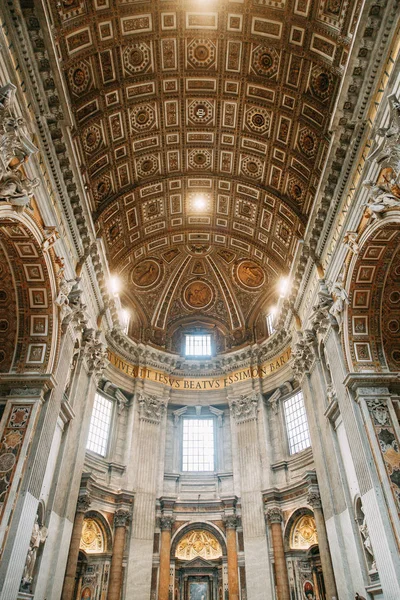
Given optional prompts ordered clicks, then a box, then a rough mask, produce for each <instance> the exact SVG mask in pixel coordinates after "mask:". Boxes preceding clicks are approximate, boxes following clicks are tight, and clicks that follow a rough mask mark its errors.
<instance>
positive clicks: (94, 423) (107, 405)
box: [86, 394, 113, 456]
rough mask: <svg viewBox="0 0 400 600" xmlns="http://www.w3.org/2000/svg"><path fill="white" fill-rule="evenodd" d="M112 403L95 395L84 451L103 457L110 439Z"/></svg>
mask: <svg viewBox="0 0 400 600" xmlns="http://www.w3.org/2000/svg"><path fill="white" fill-rule="evenodd" d="M112 407H113V403H112V401H111V400H109V399H108V398H105V397H104V396H101V395H100V394H96V396H95V399H94V405H93V411H92V418H91V420H90V427H89V437H88V442H87V446H86V449H87V450H91V451H92V452H96V454H100V456H105V455H106V454H107V447H108V440H109V437H110V427H111V417H112Z"/></svg>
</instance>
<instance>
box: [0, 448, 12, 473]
mask: <svg viewBox="0 0 400 600" xmlns="http://www.w3.org/2000/svg"><path fill="white" fill-rule="evenodd" d="M14 465H15V456H14V454H12V453H11V452H5V453H4V454H1V455H0V471H3V472H7V471H10V470H11V469H12V468H13V466H14Z"/></svg>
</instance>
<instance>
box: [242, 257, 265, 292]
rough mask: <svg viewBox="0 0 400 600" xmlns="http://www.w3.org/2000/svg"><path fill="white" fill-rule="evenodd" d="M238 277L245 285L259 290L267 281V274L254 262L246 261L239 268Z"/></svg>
mask: <svg viewBox="0 0 400 600" xmlns="http://www.w3.org/2000/svg"><path fill="white" fill-rule="evenodd" d="M237 276H238V279H239V281H240V283H242V284H243V285H245V286H246V287H250V288H258V287H260V286H261V285H262V284H263V283H264V281H265V274H264V272H263V270H262V269H261V267H259V266H258V265H257V264H256V263H255V262H253V261H252V260H244V261H243V262H241V263H240V264H239V266H238V268H237Z"/></svg>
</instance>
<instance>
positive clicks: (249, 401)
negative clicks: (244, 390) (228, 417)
mask: <svg viewBox="0 0 400 600" xmlns="http://www.w3.org/2000/svg"><path fill="white" fill-rule="evenodd" d="M258 402H259V396H258V394H257V392H252V393H251V394H248V395H245V394H242V395H241V396H240V398H234V399H233V400H231V402H230V408H231V411H232V414H233V416H234V418H235V421H236V422H237V423H244V422H246V421H251V420H255V419H257V413H258Z"/></svg>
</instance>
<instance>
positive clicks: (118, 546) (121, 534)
mask: <svg viewBox="0 0 400 600" xmlns="http://www.w3.org/2000/svg"><path fill="white" fill-rule="evenodd" d="M129 520H130V514H129V512H128V511H127V510H122V509H120V510H117V512H116V513H115V515H114V543H113V553H112V557H111V566H110V579H109V583H108V592H107V600H119V599H120V597H121V591H122V560H123V558H124V550H125V538H126V529H127V525H128V523H129Z"/></svg>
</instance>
